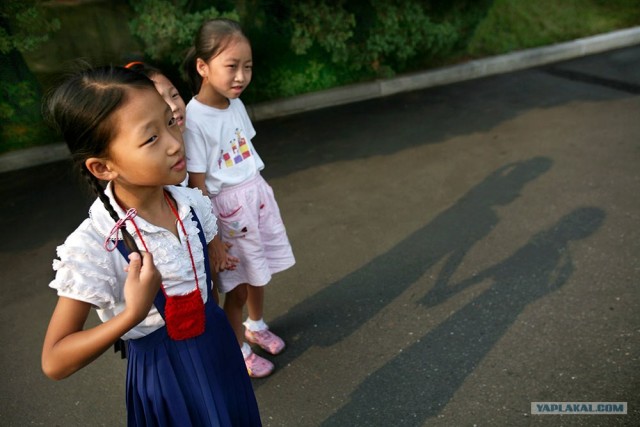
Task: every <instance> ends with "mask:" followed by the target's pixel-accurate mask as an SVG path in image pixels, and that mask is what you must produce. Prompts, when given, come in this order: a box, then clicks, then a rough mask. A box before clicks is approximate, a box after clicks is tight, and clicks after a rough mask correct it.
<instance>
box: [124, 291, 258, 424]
mask: <svg viewBox="0 0 640 427" xmlns="http://www.w3.org/2000/svg"><path fill="white" fill-rule="evenodd" d="M211 299H212V298H210V301H208V302H207V304H205V312H206V326H205V328H206V330H205V332H204V333H203V334H202V335H200V336H197V337H195V338H190V339H186V340H181V341H174V340H172V339H171V338H170V337H169V336H168V335H167V329H166V327H162V328H160V329H158V330H157V331H155V332H153V333H152V334H149V335H147V336H146V337H143V338H140V339H136V340H129V341H128V366H127V384H126V387H127V417H128V425H129V426H180V427H189V426H194V427H195V426H202V427H205V426H223V427H232V426H233V427H243V426H247V427H253V426H260V425H261V422H260V414H259V411H258V405H257V402H256V398H255V395H254V392H253V386H252V384H251V380H250V379H249V375H248V373H247V368H246V366H245V364H244V360H243V358H242V352H241V351H240V347H239V346H238V342H237V341H236V338H235V335H234V333H233V330H232V329H231V325H230V324H229V321H228V320H227V317H226V315H225V313H224V311H223V310H222V309H221V308H220V307H219V306H218V305H217V304H215V302H213V301H211Z"/></svg>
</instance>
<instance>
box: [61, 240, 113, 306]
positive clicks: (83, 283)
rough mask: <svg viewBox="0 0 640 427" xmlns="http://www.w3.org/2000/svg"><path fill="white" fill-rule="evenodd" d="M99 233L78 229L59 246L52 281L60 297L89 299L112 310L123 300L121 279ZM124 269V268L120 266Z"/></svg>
mask: <svg viewBox="0 0 640 427" xmlns="http://www.w3.org/2000/svg"><path fill="white" fill-rule="evenodd" d="M114 254H116V255H117V256H121V255H120V253H119V252H117V251H116V252H113V253H111V252H107V251H106V250H105V249H104V247H103V246H102V242H101V241H100V238H99V237H98V236H96V235H95V234H94V235H91V233H89V232H88V230H86V229H82V228H79V229H78V230H76V231H74V232H73V233H72V234H71V235H70V236H69V237H68V238H67V240H66V241H65V243H64V244H62V245H61V246H58V248H57V255H58V259H55V260H54V261H53V269H54V271H55V272H56V275H55V278H54V280H53V281H52V282H51V283H50V284H49V286H50V287H51V288H53V289H56V290H57V292H58V295H59V296H65V297H68V298H73V299H77V300H81V301H85V302H88V303H90V304H92V305H94V306H96V307H98V308H101V309H113V308H115V306H116V303H118V302H120V301H121V300H122V289H121V286H120V285H119V282H120V280H119V279H120V278H119V274H118V273H117V269H118V268H119V267H120V266H118V267H116V266H115V265H114V260H113V258H112V256H113V255H114ZM121 269H122V268H121Z"/></svg>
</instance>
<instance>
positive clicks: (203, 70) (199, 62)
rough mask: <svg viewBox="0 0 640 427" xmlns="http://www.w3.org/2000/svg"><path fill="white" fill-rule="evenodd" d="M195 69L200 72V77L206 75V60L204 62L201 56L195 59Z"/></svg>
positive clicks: (207, 67) (207, 69) (207, 68)
mask: <svg viewBox="0 0 640 427" xmlns="http://www.w3.org/2000/svg"><path fill="white" fill-rule="evenodd" d="M196 70H198V74H200V77H202V78H205V77H207V72H208V71H209V66H208V65H207V63H206V62H204V61H203V60H202V58H197V59H196Z"/></svg>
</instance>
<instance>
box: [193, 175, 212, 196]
mask: <svg viewBox="0 0 640 427" xmlns="http://www.w3.org/2000/svg"><path fill="white" fill-rule="evenodd" d="M204 181H205V174H204V173H193V172H189V187H191V188H199V189H200V191H202V194H204V195H205V196H209V192H208V191H207V186H206V185H205V182H204Z"/></svg>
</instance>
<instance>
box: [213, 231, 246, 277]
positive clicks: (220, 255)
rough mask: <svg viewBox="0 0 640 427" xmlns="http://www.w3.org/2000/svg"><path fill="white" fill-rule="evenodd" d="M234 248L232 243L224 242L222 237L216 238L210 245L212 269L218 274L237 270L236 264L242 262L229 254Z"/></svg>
mask: <svg viewBox="0 0 640 427" xmlns="http://www.w3.org/2000/svg"><path fill="white" fill-rule="evenodd" d="M232 246H233V245H231V243H227V242H223V241H222V239H220V236H216V237H214V238H213V240H212V241H211V243H209V259H210V260H211V268H212V269H213V270H214V271H215V272H216V273H219V272H221V271H224V270H235V268H236V264H237V263H239V262H240V260H239V259H238V258H236V257H234V256H231V255H229V254H228V253H227V252H228V251H229V249H230V248H231V247H232Z"/></svg>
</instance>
